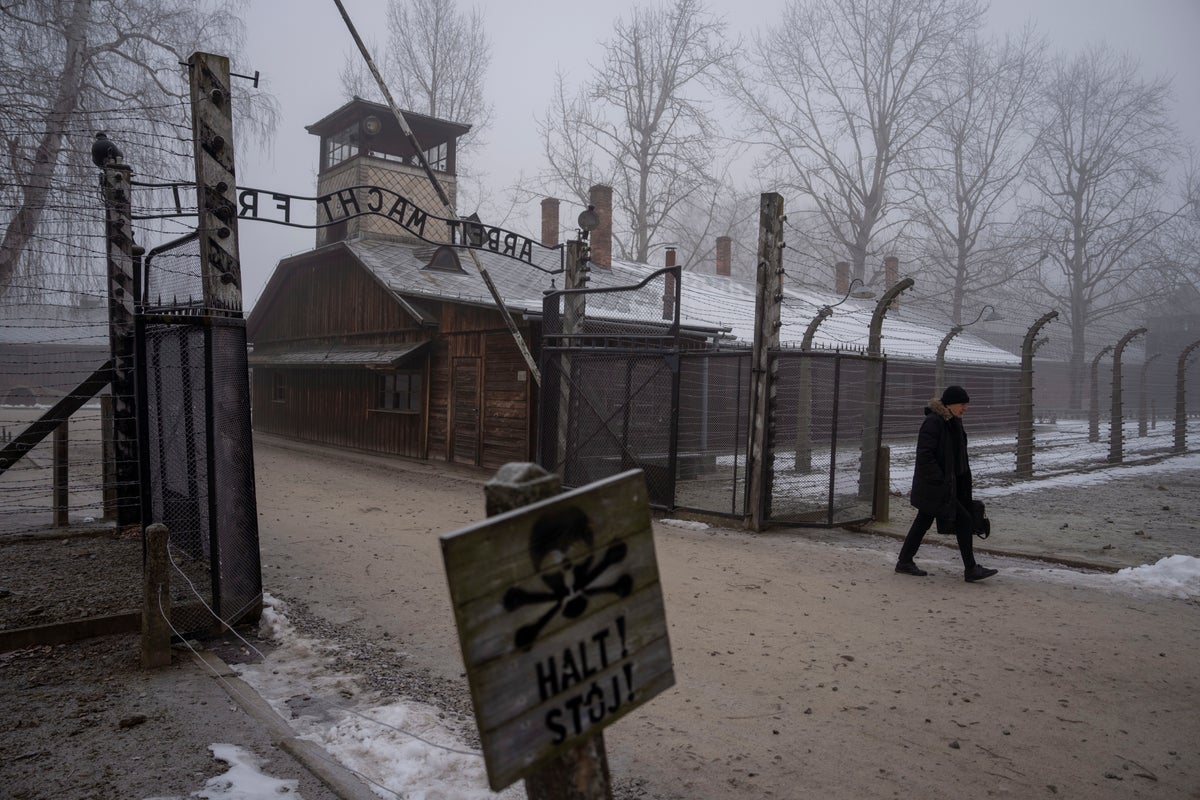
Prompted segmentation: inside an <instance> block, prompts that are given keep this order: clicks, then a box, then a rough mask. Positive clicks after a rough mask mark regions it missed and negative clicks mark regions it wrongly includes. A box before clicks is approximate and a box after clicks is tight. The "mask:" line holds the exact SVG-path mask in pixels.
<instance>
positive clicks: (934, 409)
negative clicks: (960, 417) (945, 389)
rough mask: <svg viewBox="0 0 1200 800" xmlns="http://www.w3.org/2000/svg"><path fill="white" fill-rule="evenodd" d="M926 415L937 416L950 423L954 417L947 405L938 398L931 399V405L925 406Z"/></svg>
mask: <svg viewBox="0 0 1200 800" xmlns="http://www.w3.org/2000/svg"><path fill="white" fill-rule="evenodd" d="M925 413H926V414H937V415H938V416H939V417H941V418H942V419H944V420H946V421H947V422H949V421H950V419H951V418H952V417H953V416H954V415H953V414H951V413H950V409H949V408H947V407H946V405H945V404H944V403H943V402H942V401H941V400H939V399H938V398H936V397H933V398H930V400H929V405H927V406H925Z"/></svg>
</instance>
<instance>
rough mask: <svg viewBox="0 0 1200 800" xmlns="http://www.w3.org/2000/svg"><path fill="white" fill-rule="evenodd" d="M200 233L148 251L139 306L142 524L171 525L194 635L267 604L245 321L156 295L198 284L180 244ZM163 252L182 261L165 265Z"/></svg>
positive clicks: (191, 254)
mask: <svg viewBox="0 0 1200 800" xmlns="http://www.w3.org/2000/svg"><path fill="white" fill-rule="evenodd" d="M195 240H196V236H195V235H188V236H184V237H182V238H180V239H177V240H175V241H173V242H170V243H168V244H166V245H163V246H161V247H159V248H156V249H155V250H153V251H151V253H150V254H148V255H147V257H146V259H145V263H144V273H145V277H144V278H143V280H142V281H141V282H140V283H141V287H140V291H139V298H138V303H137V310H136V314H135V336H136V342H137V343H136V369H137V376H138V381H137V383H138V394H139V402H138V405H139V408H140V409H141V412H140V413H139V419H138V422H139V431H138V442H139V461H140V470H141V475H142V524H143V525H150V524H152V523H162V524H164V525H166V526H167V528H168V530H169V531H170V538H169V544H170V554H171V557H172V561H173V563H174V566H175V568H176V569H177V570H178V573H182V576H179V575H178V573H177V574H176V575H173V576H172V585H173V586H176V585H177V584H176V581H177V580H178V581H179V582H181V583H182V582H186V583H187V584H188V589H187V590H183V589H182V588H180V589H177V590H175V591H174V592H173V594H174V598H173V600H174V602H173V603H172V605H173V610H172V620H173V625H174V626H175V628H176V630H178V631H179V632H180V634H181V635H184V636H188V635H204V634H211V633H215V632H219V630H220V629H221V628H222V627H223V625H230V626H232V625H235V624H238V623H245V622H253V621H255V620H257V618H258V616H259V614H260V613H261V611H262V572H261V564H260V560H259V549H258V519H257V504H256V499H255V488H254V459H253V450H252V441H251V429H250V408H249V405H250V386H249V370H248V364H247V358H246V323H245V320H244V319H243V318H242V316H241V314H240V313H236V312H234V313H230V312H218V311H214V310H212V309H206V308H203V307H202V304H198V303H196V302H193V301H192V300H191V299H190V298H191V297H196V296H200V292H199V291H197V293H195V294H188V293H177V292H176V293H172V294H171V295H169V297H170V299H169V300H168V299H166V298H165V297H162V299H159V297H160V296H162V295H163V293H162V292H161V291H159V292H157V295H156V294H155V290H156V289H161V288H162V287H161V286H156V283H164V284H167V285H168V286H170V285H171V284H172V282H174V283H176V284H182V285H183V287H185V288H186V289H191V288H196V289H197V290H198V289H199V280H200V261H199V254H198V253H197V252H196V251H195V250H194V248H189V249H188V250H187V251H184V252H181V251H183V248H185V247H186V246H187V245H189V244H191V243H192V242H194V241H195ZM155 257H158V258H160V259H163V260H167V259H175V261H174V262H173V265H172V267H171V268H164V269H162V270H161V271H159V272H156V271H155V263H154V258H155ZM160 278H161V279H162V280H161V281H160V280H159V279H160ZM193 285H194V286H193ZM172 288H179V287H178V286H176V287H172ZM151 297H154V298H155V299H154V301H153V302H150V298H151ZM185 297H186V298H189V299H185V300H182V301H181V299H180V298H185ZM195 600H199V601H200V602H198V603H197V602H192V601H195ZM205 606H207V608H206V607H205ZM213 614H215V615H216V617H217V620H214V619H213Z"/></svg>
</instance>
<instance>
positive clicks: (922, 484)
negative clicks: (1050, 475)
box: [896, 386, 997, 583]
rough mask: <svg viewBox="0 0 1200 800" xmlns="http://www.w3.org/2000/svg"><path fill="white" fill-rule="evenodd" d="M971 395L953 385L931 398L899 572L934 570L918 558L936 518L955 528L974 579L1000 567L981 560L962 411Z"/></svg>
mask: <svg viewBox="0 0 1200 800" xmlns="http://www.w3.org/2000/svg"><path fill="white" fill-rule="evenodd" d="M970 402H971V398H970V397H969V396H968V395H967V392H966V390H965V389H963V388H962V387H961V386H948V387H946V390H945V391H944V392H942V396H941V399H940V400H939V399H937V398H934V399H932V400H930V401H929V406H928V407H927V408H926V409H925V421H924V422H922V423H921V431H920V433H919V434H917V463H916V466H915V467H914V469H913V485H912V492H911V494H909V501H910V502H911V503H912V505H913V508H915V509H917V516H916V518H915V519H913V523H912V527H910V528H909V529H908V535H907V536H905V537H904V544H903V545H902V546H901V548H900V557H899V558H898V559H897V560H896V572H900V573H903V574H905V575H918V576H919V575H928V574H929V573H927V572H926V571H925V570H923V569H921V568H920V567H918V566H917V565H916V562H914V561H913V557H914V556H916V554H917V550H918V549H919V548H920V547H921V542H922V540H924V538H925V534H926V533H927V532H928V531H929V528H930V527H931V526H932V525H933V523H934V522H937V526H938V532H939V533H950V532H951V531H953V532H954V535H955V536H956V537H957V538H958V552H959V553H960V554H961V555H962V560H963V570H964V573H963V574H964V577H965V578H966V580H967V581H968V582H969V583H974V582H975V581H981V580H983V579H984V578H990V577H991V576H993V575H995V574H996V572H997V571H996V570H994V569H988V568H986V567H981V566H980V565H979V564H977V563H976V562H975V551H974V547H973V546H972V539H971V536H972V533H973V531H972V528H973V525H972V523H971V499H972V498H971V465H970V462H969V460H968V459H967V433H966V431H964V430H963V426H962V417H963V414H965V413H966V411H967V404H968V403H970Z"/></svg>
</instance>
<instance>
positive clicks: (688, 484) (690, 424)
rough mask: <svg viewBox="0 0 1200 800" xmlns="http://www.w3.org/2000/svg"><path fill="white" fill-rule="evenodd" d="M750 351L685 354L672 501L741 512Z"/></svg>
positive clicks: (743, 510)
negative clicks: (673, 499) (673, 498)
mask: <svg viewBox="0 0 1200 800" xmlns="http://www.w3.org/2000/svg"><path fill="white" fill-rule="evenodd" d="M749 406H750V353H749V352H748V351H747V352H717V353H684V354H683V357H682V360H681V363H680V370H679V414H678V417H677V420H678V424H679V438H678V442H679V454H678V458H677V465H678V466H677V470H676V482H675V505H676V506H678V507H680V508H684V509H688V510H693V511H703V512H708V513H713V514H729V515H731V516H735V517H741V516H743V515H744V514H745V513H746V444H747V430H746V427H747V421H748V419H749Z"/></svg>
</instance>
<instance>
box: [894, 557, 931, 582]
mask: <svg viewBox="0 0 1200 800" xmlns="http://www.w3.org/2000/svg"><path fill="white" fill-rule="evenodd" d="M896 572H899V573H901V574H903V575H916V576H917V577H918V578H920V577H923V576H925V575H928V574H929V573H928V572H926V571H925V570H923V569H921V568H920V567H918V566H917V565H916V564H914V563H913V562H911V561H909V562H908V563H907V564H897V565H896Z"/></svg>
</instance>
